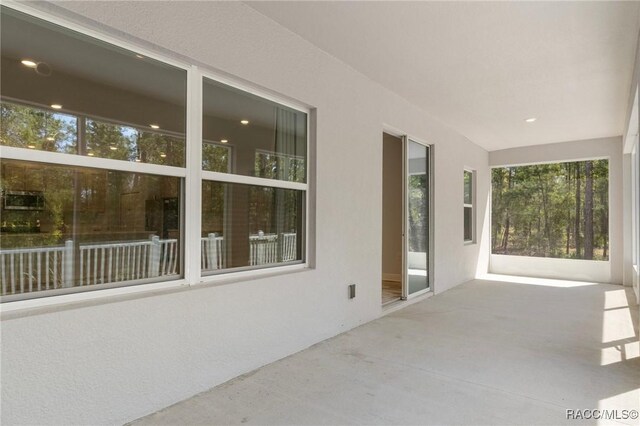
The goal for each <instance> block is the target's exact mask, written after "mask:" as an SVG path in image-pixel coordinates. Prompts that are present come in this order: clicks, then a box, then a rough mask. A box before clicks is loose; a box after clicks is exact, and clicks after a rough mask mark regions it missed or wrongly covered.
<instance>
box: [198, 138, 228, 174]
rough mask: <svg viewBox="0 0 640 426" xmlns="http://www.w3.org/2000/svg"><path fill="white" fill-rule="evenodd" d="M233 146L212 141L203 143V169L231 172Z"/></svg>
mask: <svg viewBox="0 0 640 426" xmlns="http://www.w3.org/2000/svg"><path fill="white" fill-rule="evenodd" d="M230 161H231V148H230V147H228V146H223V145H218V144H215V143H212V142H207V141H205V142H203V143H202V170H207V171H210V172H219V173H229V171H230V169H231V167H230Z"/></svg>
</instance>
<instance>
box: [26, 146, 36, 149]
mask: <svg viewBox="0 0 640 426" xmlns="http://www.w3.org/2000/svg"><path fill="white" fill-rule="evenodd" d="M35 147H36V146H35V145H27V148H29V149H33V148H35Z"/></svg>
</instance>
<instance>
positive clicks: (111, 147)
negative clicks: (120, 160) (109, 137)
mask: <svg viewBox="0 0 640 426" xmlns="http://www.w3.org/2000/svg"><path fill="white" fill-rule="evenodd" d="M109 149H110V150H111V151H115V150H116V149H118V148H116V147H115V146H113V145H112V146H110V147H109Z"/></svg>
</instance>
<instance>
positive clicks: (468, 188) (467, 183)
mask: <svg viewBox="0 0 640 426" xmlns="http://www.w3.org/2000/svg"><path fill="white" fill-rule="evenodd" d="M464 203H465V204H472V203H473V172H470V171H467V170H465V171H464Z"/></svg>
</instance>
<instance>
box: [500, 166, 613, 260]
mask: <svg viewBox="0 0 640 426" xmlns="http://www.w3.org/2000/svg"><path fill="white" fill-rule="evenodd" d="M492 193H493V196H492V208H491V212H492V223H491V228H492V229H491V230H492V253H493V254H509V255H518V256H536V257H555V258H567V259H587V260H608V259H609V162H608V161H607V160H592V161H579V162H567V163H555V164H538V165H532V166H520V167H500V168H495V169H493V171H492Z"/></svg>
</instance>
